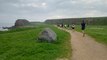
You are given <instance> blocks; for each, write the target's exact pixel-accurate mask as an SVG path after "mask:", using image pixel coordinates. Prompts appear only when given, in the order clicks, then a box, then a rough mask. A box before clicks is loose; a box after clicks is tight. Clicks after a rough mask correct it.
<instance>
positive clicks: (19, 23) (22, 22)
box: [15, 19, 30, 27]
mask: <svg viewBox="0 0 107 60" xmlns="http://www.w3.org/2000/svg"><path fill="white" fill-rule="evenodd" d="M28 24H30V22H29V21H28V20H26V19H18V20H16V22H15V27H20V26H25V25H28Z"/></svg>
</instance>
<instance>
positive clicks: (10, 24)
mask: <svg viewBox="0 0 107 60" xmlns="http://www.w3.org/2000/svg"><path fill="white" fill-rule="evenodd" d="M13 25H14V24H13V23H0V31H7V30H8V29H3V28H2V27H11V26H13Z"/></svg>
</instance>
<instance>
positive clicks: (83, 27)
mask: <svg viewBox="0 0 107 60" xmlns="http://www.w3.org/2000/svg"><path fill="white" fill-rule="evenodd" d="M85 27H86V23H85V21H84V20H83V21H82V23H81V29H82V33H83V37H84V36H85V31H84V30H85Z"/></svg>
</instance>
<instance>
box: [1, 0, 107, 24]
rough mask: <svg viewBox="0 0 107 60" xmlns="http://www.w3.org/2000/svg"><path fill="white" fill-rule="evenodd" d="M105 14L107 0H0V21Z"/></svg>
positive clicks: (106, 13)
mask: <svg viewBox="0 0 107 60" xmlns="http://www.w3.org/2000/svg"><path fill="white" fill-rule="evenodd" d="M96 16H107V0H0V22H1V23H6V22H10V23H14V22H15V20H16V19H27V20H29V21H45V20H46V19H52V18H75V17H76V18H77V17H96Z"/></svg>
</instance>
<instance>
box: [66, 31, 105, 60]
mask: <svg viewBox="0 0 107 60" xmlns="http://www.w3.org/2000/svg"><path fill="white" fill-rule="evenodd" d="M66 31H68V32H69V33H70V34H71V44H72V49H73V51H72V58H71V59H72V60H107V47H106V46H104V45H103V44H100V43H98V42H96V41H95V40H94V39H93V38H91V37H90V36H87V35H86V36H85V37H83V36H82V33H80V32H76V31H75V32H73V31H70V30H66Z"/></svg>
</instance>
